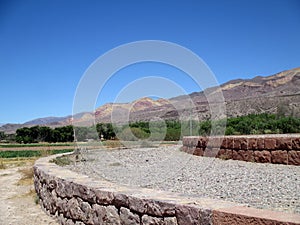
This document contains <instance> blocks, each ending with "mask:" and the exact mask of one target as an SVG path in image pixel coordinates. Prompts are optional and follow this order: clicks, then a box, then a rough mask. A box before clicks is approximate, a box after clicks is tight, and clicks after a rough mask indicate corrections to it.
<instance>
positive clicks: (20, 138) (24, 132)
mask: <svg viewBox="0 0 300 225" xmlns="http://www.w3.org/2000/svg"><path fill="white" fill-rule="evenodd" d="M72 141H74V130H73V126H64V127H56V128H54V129H52V128H50V127H46V126H34V127H23V128H19V129H17V131H16V142H18V143H24V144H27V143H37V142H49V143H51V142H52V143H53V142H72Z"/></svg>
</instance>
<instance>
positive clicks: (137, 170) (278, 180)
mask: <svg viewBox="0 0 300 225" xmlns="http://www.w3.org/2000/svg"><path fill="white" fill-rule="evenodd" d="M85 157H86V159H87V161H86V162H80V163H77V164H76V165H75V166H74V165H73V166H68V168H70V169H72V170H75V171H77V172H79V173H83V174H86V175H88V176H90V177H94V178H99V177H100V178H102V179H106V180H109V181H112V182H116V183H120V184H125V185H132V186H140V187H147V188H154V189H160V190H166V191H173V192H180V193H185V194H192V195H198V196H200V197H201V196H202V197H209V198H215V199H222V200H228V201H233V202H237V203H242V204H245V205H248V206H252V207H256V208H267V209H272V210H279V211H286V212H292V213H298V214H300V167H297V166H287V165H275V164H267V163H266V164H262V163H261V164H259V163H250V162H243V161H233V160H227V161H225V160H220V159H215V158H207V157H199V156H193V155H189V154H186V153H184V152H180V151H179V147H178V146H167V147H160V148H143V149H131V150H129V149H125V150H97V151H90V152H89V154H88V155H86V156H85Z"/></svg>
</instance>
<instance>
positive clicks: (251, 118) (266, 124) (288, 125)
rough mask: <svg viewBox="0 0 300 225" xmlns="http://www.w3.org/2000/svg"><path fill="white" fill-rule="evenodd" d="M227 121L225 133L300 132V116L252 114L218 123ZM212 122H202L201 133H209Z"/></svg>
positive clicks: (221, 121) (218, 122) (222, 121)
mask: <svg viewBox="0 0 300 225" xmlns="http://www.w3.org/2000/svg"><path fill="white" fill-rule="evenodd" d="M224 122H226V123H227V125H226V131H225V135H242V134H286V133H300V118H295V117H290V116H289V117H285V116H278V115H275V114H266V113H264V114H258V115H256V114H250V115H247V116H240V117H236V118H229V119H228V120H227V121H224V120H220V121H217V122H216V124H217V126H218V124H222V123H224ZM210 131H211V122H210V121H205V122H202V123H200V130H199V133H200V135H209V134H210Z"/></svg>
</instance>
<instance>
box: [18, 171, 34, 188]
mask: <svg viewBox="0 0 300 225" xmlns="http://www.w3.org/2000/svg"><path fill="white" fill-rule="evenodd" d="M19 172H20V173H21V174H22V177H21V179H20V180H19V181H18V183H17V185H31V184H33V174H34V173H33V168H32V167H26V168H23V169H19Z"/></svg>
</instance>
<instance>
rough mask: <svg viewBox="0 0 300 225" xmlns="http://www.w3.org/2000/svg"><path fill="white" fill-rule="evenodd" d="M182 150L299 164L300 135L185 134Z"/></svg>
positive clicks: (247, 159)
mask: <svg viewBox="0 0 300 225" xmlns="http://www.w3.org/2000/svg"><path fill="white" fill-rule="evenodd" d="M182 150H183V151H184V152H187V153H189V154H193V155H197V156H211V157H217V158H221V159H233V160H242V161H248V162H258V163H275V164H286V165H298V166H299V165H300V135H245V136H224V137H223V138H221V137H216V136H214V137H196V136H193V137H184V138H183V147H182Z"/></svg>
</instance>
